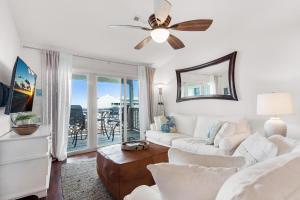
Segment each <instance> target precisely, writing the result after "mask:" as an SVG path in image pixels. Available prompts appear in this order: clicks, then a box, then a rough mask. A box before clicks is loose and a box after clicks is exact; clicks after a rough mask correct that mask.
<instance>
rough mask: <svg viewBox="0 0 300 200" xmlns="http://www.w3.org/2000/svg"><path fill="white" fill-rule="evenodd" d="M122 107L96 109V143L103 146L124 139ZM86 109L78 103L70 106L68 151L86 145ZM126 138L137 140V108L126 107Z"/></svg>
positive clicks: (87, 135) (83, 147) (79, 148)
mask: <svg viewBox="0 0 300 200" xmlns="http://www.w3.org/2000/svg"><path fill="white" fill-rule="evenodd" d="M123 113H124V109H123V108H121V109H120V107H119V106H118V105H116V107H112V108H105V109H98V112H97V144H98V147H104V146H108V145H112V144H118V143H121V142H122V141H124V127H125V126H124V123H123V121H124V114H123ZM87 124H88V120H87V110H86V109H82V107H81V106H80V105H72V106H71V114H70V128H69V135H68V149H67V150H68V152H73V151H78V150H84V149H86V148H87V147H88V137H89V133H88V130H87V127H88V126H87ZM126 125H127V140H128V141H131V140H139V139H140V128H139V108H138V107H131V106H128V107H127V124H126Z"/></svg>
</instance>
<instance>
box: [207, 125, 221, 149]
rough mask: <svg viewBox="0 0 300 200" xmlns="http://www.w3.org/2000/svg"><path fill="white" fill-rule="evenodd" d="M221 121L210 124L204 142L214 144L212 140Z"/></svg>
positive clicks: (219, 127)
mask: <svg viewBox="0 0 300 200" xmlns="http://www.w3.org/2000/svg"><path fill="white" fill-rule="evenodd" d="M222 125H223V123H222V122H220V121H219V122H216V123H213V124H211V125H210V127H209V130H208V133H207V138H208V139H207V141H206V144H208V145H212V144H214V140H215V137H216V135H217V133H218V132H219V130H220V129H221V127H222Z"/></svg>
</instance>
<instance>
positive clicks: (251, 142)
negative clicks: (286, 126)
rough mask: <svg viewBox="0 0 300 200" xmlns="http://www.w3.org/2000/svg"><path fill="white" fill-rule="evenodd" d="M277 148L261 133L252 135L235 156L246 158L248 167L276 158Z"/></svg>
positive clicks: (237, 150)
mask: <svg viewBox="0 0 300 200" xmlns="http://www.w3.org/2000/svg"><path fill="white" fill-rule="evenodd" d="M277 151H278V148H277V146H276V145H275V144H274V143H273V142H271V141H269V140H268V139H267V138H265V137H264V136H262V135H261V134H259V133H254V134H253V135H250V136H249V137H248V138H247V139H246V140H245V141H243V142H242V143H241V144H240V145H239V147H238V148H237V149H236V151H235V152H234V154H233V156H244V157H245V158H246V163H247V165H253V164H255V163H257V162H261V161H264V160H266V159H269V158H272V157H275V156H276V155H277Z"/></svg>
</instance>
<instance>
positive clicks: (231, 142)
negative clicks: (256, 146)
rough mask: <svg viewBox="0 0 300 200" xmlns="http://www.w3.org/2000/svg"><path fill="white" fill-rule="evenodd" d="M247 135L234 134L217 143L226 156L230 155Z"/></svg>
mask: <svg viewBox="0 0 300 200" xmlns="http://www.w3.org/2000/svg"><path fill="white" fill-rule="evenodd" d="M247 137H249V134H234V135H230V136H228V137H224V138H222V139H221V140H220V142H219V148H220V149H222V150H224V152H226V154H228V155H232V154H233V153H234V151H235V150H236V148H237V147H238V146H239V145H240V144H241V143H242V142H243V141H244V140H245V139H246V138H247Z"/></svg>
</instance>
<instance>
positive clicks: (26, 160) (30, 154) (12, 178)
mask: <svg viewBox="0 0 300 200" xmlns="http://www.w3.org/2000/svg"><path fill="white" fill-rule="evenodd" d="M50 148H51V138H50V131H49V129H48V128H47V127H43V126H41V127H40V128H39V129H38V130H37V131H36V132H35V133H34V134H32V135H28V136H19V135H17V134H16V133H14V132H10V133H8V134H6V135H4V136H1V137H0V200H7V199H16V198H19V197H24V196H28V195H37V196H38V197H40V198H41V197H45V196H46V195H47V189H48V187H49V180H50V170H51V157H50V152H51V151H50V150H51V149H50Z"/></svg>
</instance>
